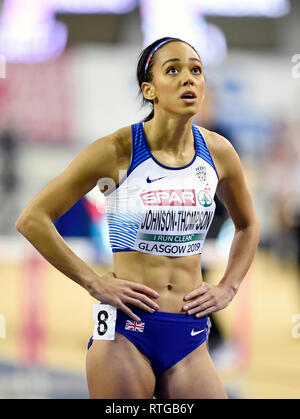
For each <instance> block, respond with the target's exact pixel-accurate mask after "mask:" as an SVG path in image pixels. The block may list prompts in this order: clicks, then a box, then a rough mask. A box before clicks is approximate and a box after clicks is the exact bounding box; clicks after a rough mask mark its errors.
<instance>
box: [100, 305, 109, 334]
mask: <svg viewBox="0 0 300 419" xmlns="http://www.w3.org/2000/svg"><path fill="white" fill-rule="evenodd" d="M101 317H104V318H101ZM107 319H108V313H107V311H105V310H101V311H99V313H98V327H97V330H98V333H99V335H100V336H103V335H105V333H106V332H107V329H108V327H107V323H106V320H107ZM101 326H103V327H102V330H101Z"/></svg>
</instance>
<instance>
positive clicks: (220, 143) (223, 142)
mask: <svg viewBox="0 0 300 419" xmlns="http://www.w3.org/2000/svg"><path fill="white" fill-rule="evenodd" d="M197 126H198V125H197ZM198 128H199V129H200V131H201V133H202V135H203V137H204V139H205V141H206V144H207V147H208V148H209V150H210V151H213V152H216V153H220V152H221V153H222V152H224V151H228V152H230V151H233V150H234V149H233V146H232V144H231V143H230V141H229V140H228V139H227V138H225V137H223V136H222V135H220V134H218V133H217V132H214V131H210V130H208V129H207V128H203V127H199V126H198Z"/></svg>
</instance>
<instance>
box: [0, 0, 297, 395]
mask: <svg viewBox="0 0 300 419" xmlns="http://www.w3.org/2000/svg"><path fill="white" fill-rule="evenodd" d="M299 19H300V4H299V1H296V0H255V1H254V0H244V1H242V2H241V1H238V0H215V1H213V0H76V1H75V0H0V398H87V397H88V392H87V385H86V380H85V355H86V347H87V342H88V339H89V337H90V335H91V334H92V330H93V320H92V304H94V303H96V301H95V300H94V299H93V298H92V297H90V296H89V295H88V294H87V292H86V291H85V290H83V289H82V288H81V287H79V286H77V285H76V284H74V283H73V282H72V281H70V280H69V279H68V278H66V277H64V275H62V274H61V273H59V272H58V271H57V270H55V269H54V268H53V267H52V266H51V265H49V264H48V263H47V262H46V261H45V260H44V259H43V258H42V257H41V256H39V254H38V253H37V252H36V251H35V250H34V248H33V247H32V246H31V245H30V244H29V243H27V242H26V240H25V239H24V238H23V237H22V236H21V235H20V234H19V233H18V232H17V231H16V230H15V227H14V225H15V221H16V219H17V217H18V215H19V214H20V212H21V211H22V209H23V208H24V206H25V205H26V204H27V203H28V201H29V200H30V199H31V198H32V197H33V196H34V195H35V194H36V193H38V192H39V190H40V189H41V188H42V187H43V186H45V185H46V184H47V183H48V182H49V181H50V180H51V179H52V178H54V177H55V176H57V175H58V174H59V173H60V172H61V171H63V170H64V168H65V167H66V166H67V165H68V164H69V163H70V162H71V160H72V159H73V158H74V157H75V155H76V154H77V153H78V152H79V151H80V150H81V149H82V148H84V147H85V146H87V145H88V144H90V143H91V142H92V141H94V140H96V139H97V138H100V137H102V136H104V135H107V134H109V133H111V132H113V131H115V130H117V129H119V128H120V127H122V126H125V125H130V124H132V123H135V122H138V121H140V120H142V118H143V117H144V116H146V115H147V114H148V111H149V110H148V109H145V108H143V107H142V105H141V100H140V98H139V97H138V86H137V82H136V80H135V71H136V64H137V60H138V55H139V53H140V52H141V50H142V49H143V48H144V47H145V46H146V45H147V44H149V43H150V42H152V41H153V40H155V39H157V38H160V37H162V36H179V37H181V38H183V39H185V40H187V41H189V42H190V43H191V44H192V45H194V46H195V47H196V48H197V49H198V51H199V53H200V55H201V57H202V60H203V62H204V65H205V75H206V82H207V93H206V98H205V103H204V105H203V109H202V112H201V113H200V114H199V115H197V116H196V118H195V122H197V123H199V124H200V125H202V126H203V127H206V128H208V129H211V130H214V131H216V132H218V133H220V134H221V135H224V136H225V137H227V138H228V139H229V140H230V141H231V142H232V144H233V145H234V146H235V148H236V150H237V151H238V153H239V155H240V157H241V160H242V162H243V165H244V167H245V171H246V176H247V181H248V184H249V187H250V189H251V192H252V195H253V199H254V204H255V208H256V211H257V214H258V217H259V220H260V226H261V238H260V244H259V249H258V252H257V255H256V258H255V261H254V263H253V265H252V267H251V269H250V271H249V273H248V275H247V277H246V278H245V280H244V281H243V284H242V286H241V288H240V290H239V293H238V294H237V296H236V297H235V299H234V300H233V302H232V303H231V304H230V306H229V307H227V308H226V309H225V310H223V311H221V312H219V313H217V314H215V315H213V316H212V320H213V327H212V330H211V340H210V351H211V355H212V357H213V359H214V361H215V364H216V366H217V368H218V370H219V373H220V375H221V378H222V380H223V382H224V384H225V386H226V389H227V390H228V392H229V394H230V396H231V397H233V398H245V399H247V398H300V364H299V355H300V275H299V272H300V190H299V189H300V186H299V184H300V182H299V171H300V164H299V163H300V142H299V132H300V115H299V109H300V49H299V45H300V42H299V41H300V29H299ZM56 227H57V229H58V231H59V232H60V234H61V235H62V236H63V237H64V238H65V240H66V241H67V242H68V243H69V244H70V246H71V247H72V249H73V250H74V251H75V252H77V254H78V255H79V256H81V257H82V258H83V259H84V260H85V261H86V262H88V263H90V264H91V265H93V266H94V267H95V269H97V270H98V271H99V272H100V273H101V272H103V273H104V272H106V271H108V270H110V269H111V263H112V254H111V250H110V246H109V239H108V234H107V225H106V220H105V207H104V200H103V196H102V195H101V193H100V191H99V190H97V189H95V190H92V191H91V192H90V193H88V194H87V195H86V196H85V197H83V198H82V199H81V200H80V201H79V202H78V203H77V204H76V205H74V207H73V208H71V209H70V211H68V212H67V213H66V214H65V215H64V216H63V217H61V218H60V219H59V220H57V222H56ZM232 235H233V226H232V223H231V221H230V220H229V219H228V216H227V213H226V211H225V209H224V207H223V206H222V204H220V203H219V202H217V213H216V217H215V221H214V224H213V226H212V228H211V231H210V233H209V238H208V240H207V242H206V245H205V247H204V254H203V274H204V277H205V280H206V281H208V282H211V283H217V282H218V280H219V279H220V277H221V275H222V273H223V272H224V268H225V266H226V259H227V256H228V252H229V247H230V240H231V238H232Z"/></svg>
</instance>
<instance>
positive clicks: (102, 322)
mask: <svg viewBox="0 0 300 419" xmlns="http://www.w3.org/2000/svg"><path fill="white" fill-rule="evenodd" d="M93 319H94V323H95V326H94V333H93V339H95V340H114V339H115V329H116V319H117V309H116V307H113V306H111V305H109V304H93Z"/></svg>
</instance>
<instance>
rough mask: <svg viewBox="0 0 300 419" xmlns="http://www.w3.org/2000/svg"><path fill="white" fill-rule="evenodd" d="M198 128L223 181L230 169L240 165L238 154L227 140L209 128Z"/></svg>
mask: <svg viewBox="0 0 300 419" xmlns="http://www.w3.org/2000/svg"><path fill="white" fill-rule="evenodd" d="M198 128H199V129H200V131H201V133H202V135H203V137H204V139H205V142H206V144H207V147H208V150H209V152H210V154H211V156H212V159H213V161H214V164H215V166H216V168H217V172H218V174H219V179H221V178H222V177H223V176H224V175H225V173H227V172H228V168H230V167H231V166H232V165H235V164H238V163H239V157H238V155H237V152H236V151H235V149H234V147H233V145H232V144H231V142H230V141H229V140H228V139H227V138H225V137H223V136H222V135H220V134H218V133H217V132H214V131H210V130H208V129H207V128H203V127H198Z"/></svg>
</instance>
